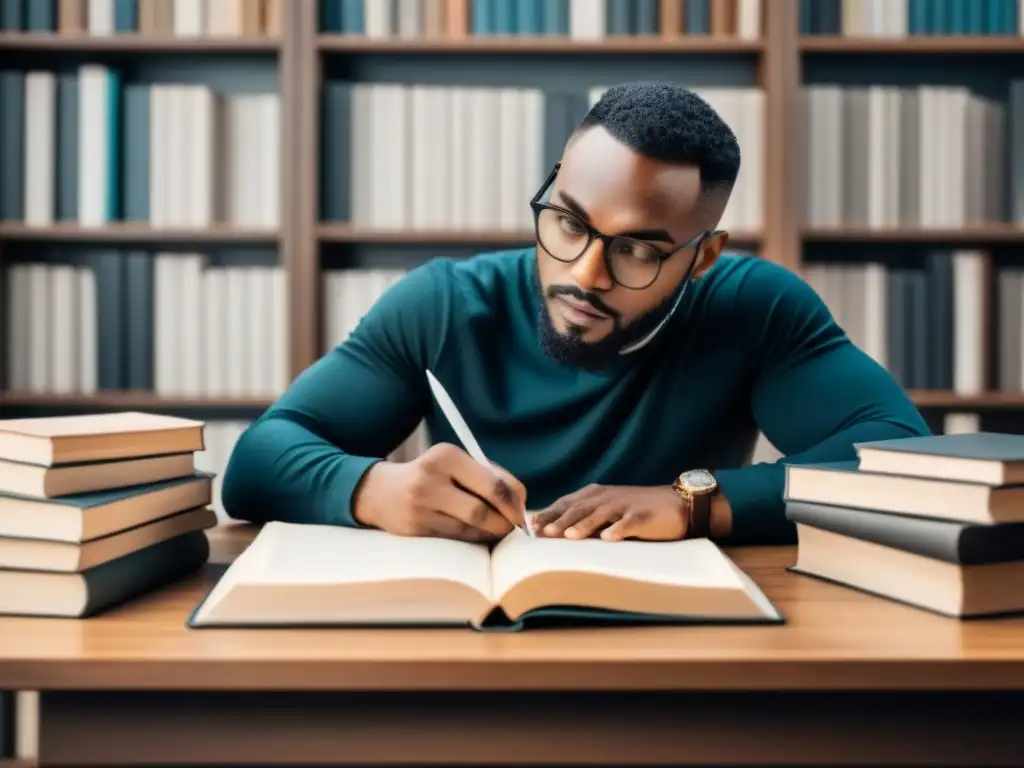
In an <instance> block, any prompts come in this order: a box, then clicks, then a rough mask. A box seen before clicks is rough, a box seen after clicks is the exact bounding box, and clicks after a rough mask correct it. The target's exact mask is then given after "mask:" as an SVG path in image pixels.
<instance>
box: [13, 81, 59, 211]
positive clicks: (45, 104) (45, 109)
mask: <svg viewBox="0 0 1024 768" xmlns="http://www.w3.org/2000/svg"><path fill="white" fill-rule="evenodd" d="M56 131H57V78H56V77H55V76H54V74H53V72H39V71H33V72H28V73H26V75H25V163H24V185H25V192H24V194H25V223H26V224H28V225H29V226H44V227H45V226H49V225H50V224H52V223H53V220H54V203H55V193H54V181H55V178H56V169H57V163H56V157H57V155H56V145H57V136H56ZM10 172H11V173H14V172H15V171H14V169H10Z"/></svg>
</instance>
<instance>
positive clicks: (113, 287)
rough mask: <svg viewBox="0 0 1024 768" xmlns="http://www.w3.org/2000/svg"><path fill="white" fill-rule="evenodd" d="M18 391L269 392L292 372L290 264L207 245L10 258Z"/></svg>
mask: <svg viewBox="0 0 1024 768" xmlns="http://www.w3.org/2000/svg"><path fill="white" fill-rule="evenodd" d="M6 298H7V302H6V304H7V311H6V313H5V314H6V317H5V318H4V321H5V325H6V346H7V372H8V376H7V381H8V388H9V389H12V390H15V391H19V392H32V393H44V394H57V395H62V394H64V395H67V394H80V395H88V394H94V393H96V392H98V391H110V390H136V391H151V392H155V393H157V394H159V395H161V396H167V397H186V398H197V399H198V398H204V397H205V398H237V399H242V398H253V399H260V398H266V399H271V398H273V397H276V396H277V395H278V394H280V393H281V392H283V391H284V390H285V388H286V387H287V386H288V383H289V382H290V381H291V376H290V365H289V347H290V344H289V334H288V327H289V324H288V296H287V277H286V274H285V271H284V270H283V269H282V268H281V267H280V266H277V265H259V264H256V265H253V264H247V265H244V266H242V265H238V264H232V263H230V261H228V262H227V263H225V262H224V260H216V261H214V260H211V259H209V258H207V257H206V256H205V255H203V254H196V253H176V252H157V253H149V252H145V251H116V250H108V251H95V252H92V251H86V252H83V253H82V254H81V255H80V257H79V258H78V259H73V260H70V261H62V262H58V261H53V262H45V261H38V262H15V263H13V264H10V265H9V266H8V267H7V294H6Z"/></svg>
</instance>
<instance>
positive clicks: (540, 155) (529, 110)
mask: <svg viewBox="0 0 1024 768" xmlns="http://www.w3.org/2000/svg"><path fill="white" fill-rule="evenodd" d="M519 98H520V112H519V117H520V119H521V125H522V129H521V130H522V165H521V168H522V173H521V177H520V189H519V201H518V202H517V203H516V204H515V211H516V221H515V222H514V223H513V227H514V228H515V229H520V230H524V231H526V230H532V229H533V211H531V210H530V205H529V201H530V200H531V199H533V196H534V195H535V194H537V190H538V189H540V185H541V184H543V183H544V179H545V178H546V177H547V174H548V171H549V170H550V169H549V168H545V167H544V93H543V91H541V90H539V89H537V88H524V89H523V90H521V91H520V95H519Z"/></svg>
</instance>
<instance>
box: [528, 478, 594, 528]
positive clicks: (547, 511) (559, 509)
mask: <svg viewBox="0 0 1024 768" xmlns="http://www.w3.org/2000/svg"><path fill="white" fill-rule="evenodd" d="M599 490H600V486H597V485H588V486H585V487H583V488H581V489H579V490H578V491H573V492H572V493H569V494H566V495H565V496H562V497H561V498H559V499H556V500H555V501H554V502H552V503H551V504H549V505H548V506H547V507H545V508H544V509H541V510H538V511H537V512H534V513H533V517H534V519H535V521H536V522H535V523H534V525H535V527H536V528H538V529H542V528H544V527H545V526H547V525H548V524H550V523H553V522H554V521H555V520H557V519H558V518H560V517H561V516H562V515H564V514H565V513H566V512H567V511H568V510H569V508H570V507H571V506H572V505H573V504H575V503H576V502H578V501H582V500H583V499H586V498H588V497H591V496H596V495H597V494H598V492H599Z"/></svg>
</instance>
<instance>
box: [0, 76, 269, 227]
mask: <svg viewBox="0 0 1024 768" xmlns="http://www.w3.org/2000/svg"><path fill="white" fill-rule="evenodd" d="M280 147H281V115H280V98H279V96H278V94H277V93H237V94H226V93H218V92H215V91H214V90H213V89H212V88H210V87H209V86H206V85H193V84H177V83H169V84H156V83H154V84H147V83H135V82H129V83H125V82H123V80H122V77H121V73H120V72H118V71H117V70H114V69H111V68H108V67H106V66H102V65H93V64H90V65H83V66H81V67H79V68H78V69H75V70H70V71H63V72H52V71H41V70H33V71H29V72H21V71H15V70H7V71H3V72H0V164H2V165H3V167H4V169H5V173H4V175H3V179H2V180H0V219H3V220H14V221H24V223H26V224H28V225H30V226H49V225H52V224H53V223H54V222H59V221H60V222H64V221H68V222H77V223H79V224H81V225H83V226H101V225H103V224H106V223H108V222H110V221H117V220H124V221H137V222H146V223H148V224H150V225H151V226H153V227H191V228H202V227H206V226H210V225H213V224H220V223H223V224H231V225H235V226H242V227H246V228H250V229H268V230H271V229H275V228H276V227H277V226H278V225H279V222H280V208H281V191H280V190H281V162H280V154H281V153H280ZM154 148H159V151H153V149H154Z"/></svg>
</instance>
